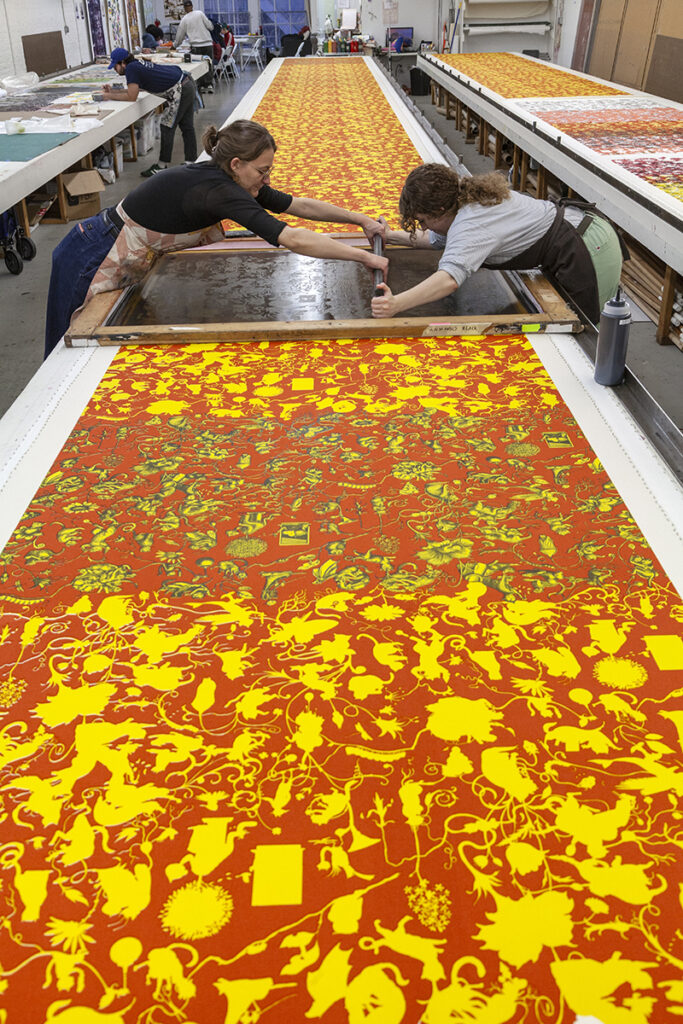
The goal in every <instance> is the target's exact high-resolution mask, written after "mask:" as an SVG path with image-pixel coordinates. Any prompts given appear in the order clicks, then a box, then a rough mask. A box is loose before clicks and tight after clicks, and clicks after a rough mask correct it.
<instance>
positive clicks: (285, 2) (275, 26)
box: [261, 0, 311, 48]
mask: <svg viewBox="0 0 683 1024" xmlns="http://www.w3.org/2000/svg"><path fill="white" fill-rule="evenodd" d="M310 21H311V18H310V15H309V13H308V4H307V2H306V0H261V24H262V25H263V34H264V36H265V37H266V46H270V47H271V48H278V47H279V46H280V40H281V38H282V36H284V35H290V34H294V35H295V34H296V33H297V32H299V30H300V29H302V28H303V27H304V25H309V24H310Z"/></svg>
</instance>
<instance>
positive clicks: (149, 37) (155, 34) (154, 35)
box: [142, 25, 164, 53]
mask: <svg viewBox="0 0 683 1024" xmlns="http://www.w3.org/2000/svg"><path fill="white" fill-rule="evenodd" d="M163 38H164V33H163V32H162V31H161V29H160V28H158V27H157V26H156V25H146V26H145V31H144V32H143V33H142V52H143V53H153V52H154V51H155V50H156V48H157V46H158V45H159V43H160V42H161V40H162V39H163Z"/></svg>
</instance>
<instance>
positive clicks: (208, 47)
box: [174, 0, 213, 92]
mask: <svg viewBox="0 0 683 1024" xmlns="http://www.w3.org/2000/svg"><path fill="white" fill-rule="evenodd" d="M183 8H184V10H185V14H184V15H183V16H182V18H181V19H180V22H179V23H178V28H177V31H176V34H175V39H174V43H175V46H176V49H177V48H178V47H179V46H180V44H181V43H182V42H183V41H184V39H185V37H187V40H188V42H189V44H190V50H191V51H192V53H197V54H200V55H201V56H202V57H208V59H209V61H210V63H211V71H210V72H207V74H206V75H202V77H201V78H200V79H199V88H200V89H207V90H208V91H209V92H213V39H212V38H211V33H212V31H213V22H212V21H210V20H209V18H207V16H206V15H205V14H204V11H195V10H194V5H193V3H192V0H184V2H183Z"/></svg>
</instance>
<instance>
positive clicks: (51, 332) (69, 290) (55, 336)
mask: <svg viewBox="0 0 683 1024" xmlns="http://www.w3.org/2000/svg"><path fill="white" fill-rule="evenodd" d="M117 235H118V229H117V228H116V227H115V226H114V225H113V224H112V223H111V221H110V220H109V219H108V214H107V210H102V211H101V212H100V213H98V214H96V216H94V217H88V219H87V220H84V221H82V223H80V224H76V225H75V226H74V227H72V229H71V231H70V232H69V233H68V235H65V236H64V238H63V239H62V240H61V242H60V243H59V245H58V246H57V248H56V249H55V250H54V252H53V253H52V274H51V275H50V288H49V291H48V294H47V313H46V317H45V358H46V359H47V357H48V356H49V354H50V352H52V349H53V348H54V347H55V345H56V344H57V343H58V341H59V339H60V338H61V337H63V335H64V333H65V331H66V329H67V327H68V326H69V323H70V322H71V317H72V315H73V313H74V312H75V311H76V310H77V309H78V307H79V306H82V305H83V303H84V302H85V297H86V295H87V294H88V288H89V287H90V282H91V281H92V279H93V277H94V276H95V274H96V273H97V271H98V269H99V267H100V265H101V263H102V261H103V260H104V258H105V256H106V255H107V253H108V252H109V250H110V249H111V247H112V245H113V244H114V242H115V241H116V237H117Z"/></svg>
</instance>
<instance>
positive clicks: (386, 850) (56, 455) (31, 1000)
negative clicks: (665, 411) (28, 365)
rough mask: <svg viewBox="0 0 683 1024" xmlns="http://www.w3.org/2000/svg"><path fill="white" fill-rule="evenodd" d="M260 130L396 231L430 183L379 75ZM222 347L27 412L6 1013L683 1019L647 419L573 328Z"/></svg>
mask: <svg viewBox="0 0 683 1024" xmlns="http://www.w3.org/2000/svg"><path fill="white" fill-rule="evenodd" d="M294 113H295V114H296V116H293V114H294ZM252 116H253V117H254V118H255V119H257V120H258V121H260V122H262V123H264V124H266V125H267V126H268V127H269V128H270V130H271V131H272V132H273V134H274V136H275V138H276V140H277V143H278V150H277V154H276V161H275V166H274V170H273V184H274V186H275V187H278V188H282V189H283V190H285V191H289V192H292V193H294V194H296V195H313V196H315V197H317V198H320V199H325V200H328V201H330V202H334V203H336V204H339V205H346V206H349V207H353V208H356V209H361V210H363V211H364V212H366V213H368V214H371V215H373V216H378V215H379V214H380V213H383V214H386V216H387V217H388V219H389V221H390V223H392V224H393V225H395V224H396V202H397V198H398V194H399V192H400V188H401V184H402V182H403V180H404V178H405V175H406V173H407V172H408V171H409V170H410V169H411V167H413V166H415V164H416V163H418V162H419V161H420V160H438V159H441V156H440V153H439V151H438V150H436V149H435V147H434V145H433V144H432V143H431V142H430V140H429V138H427V136H426V135H425V134H424V133H423V132H422V130H421V129H420V127H419V126H418V124H417V123H416V122H415V120H414V119H413V117H412V116H411V115H410V114H409V113H408V112H407V109H406V108H405V106H404V105H403V103H402V101H401V99H400V97H399V96H398V94H397V93H396V91H395V90H394V89H393V87H392V86H391V85H390V84H389V82H388V80H387V78H386V77H385V76H384V74H383V73H382V72H381V71H380V70H379V68H378V67H377V66H376V65H375V64H374V63H373V62H372V61H369V60H365V59H364V58H353V59H347V60H344V61H324V60H320V61H318V60H315V59H313V58H311V59H307V60H305V61H301V60H285V61H280V60H277V61H273V62H271V63H270V64H269V65H268V67H267V69H266V71H265V72H264V74H263V75H262V76H261V77H260V78H259V80H258V82H257V83H256V85H255V86H254V88H253V89H252V90H251V91H250V93H249V94H248V95H247V96H246V97H245V98H244V100H243V101H242V103H241V104H240V105H239V106H238V108H237V109H236V110H235V111H234V112H233V114H232V115H231V117H233V118H235V117H252ZM289 223H297V222H296V221H293V220H292V219H290V220H289ZM316 227H317V228H318V229H320V227H321V226H320V225H316ZM202 258H204V257H202ZM206 258H209V257H206ZM219 258H220V253H218V254H217V259H219ZM189 280H190V282H191V285H190V289H196V292H195V295H196V298H195V301H196V304H197V306H198V307H202V306H203V305H204V303H205V300H204V298H203V296H202V293H201V291H200V288H199V284H197V282H196V280H194V279H189ZM301 281H302V284H301V286H300V287H301V301H302V304H306V303H307V302H308V301H309V300H310V296H309V295H308V294H307V293H306V291H305V287H304V285H305V280H304V277H302V278H301ZM368 288H369V291H370V290H371V286H370V283H369V282H368ZM188 290H189V289H188ZM190 293H191V292H190ZM181 330H185V331H186V332H187V330H188V329H187V328H181ZM191 338H192V341H195V342H198V344H183V345H172V344H171V345H165V346H145V347H138V348H136V347H125V348H121V349H117V348H116V347H112V348H87V349H71V350H70V349H67V348H65V347H64V346H61V345H60V346H59V347H58V348H57V349H55V351H54V353H53V354H52V355H51V356H50V358H49V359H48V360H47V362H46V363H45V364H44V366H43V368H42V369H41V370H40V371H39V373H38V374H37V376H36V378H35V380H34V381H33V382H32V384H31V385H30V387H29V389H27V392H26V393H25V394H24V395H23V396H22V397H21V398H20V399H19V400H18V402H17V403H16V405H15V406H14V407H13V408H12V410H10V412H9V413H8V414H7V416H6V417H5V418H4V419H3V420H2V421H1V422H0V531H1V535H0V546H3V547H4V550H3V551H2V554H1V555H0V573H1V574H2V575H0V634H1V635H2V638H3V642H2V675H1V676H0V679H1V682H0V701H1V702H2V704H1V708H2V711H3V713H4V720H3V745H2V747H0V757H1V758H2V766H3V768H2V787H1V788H0V801H1V804H2V808H1V809H2V813H3V815H4V817H3V843H4V846H3V861H2V864H1V865H0V866H1V867H2V870H3V872H4V873H3V885H2V888H1V889H0V903H1V905H2V913H3V919H4V921H5V927H4V928H3V929H2V933H1V934H0V947H1V949H0V963H1V964H2V969H1V974H2V978H3V981H4V982H5V986H4V991H3V994H2V1006H3V1007H4V1008H6V1009H7V1011H8V1012H7V1016H8V1020H9V1019H12V1018H13V1016H18V1017H21V1019H26V1020H29V1019H30V1020H43V1019H54V1020H55V1021H58V1020H59V1018H60V1016H61V1017H64V1020H65V1021H66V1020H67V1019H69V1020H71V1019H73V1020H76V1019H81V1018H82V1019H83V1020H85V1018H86V1016H89V1017H92V1019H93V1020H94V1019H95V1018H96V1017H97V1019H100V1018H103V1019H110V1018H111V1019H112V1020H116V1021H122V1020H123V1019H124V1017H125V1018H126V1019H128V1018H130V1019H131V1020H132V1019H135V1020H150V1021H151V1020H152V1019H155V1020H156V1019H159V1020H161V1019H162V1018H163V1019H174V1020H177V1021H179V1022H181V1021H190V1020H193V1021H202V1024H223V1022H224V1021H226V1020H227V1021H230V1022H235V1024H237V1022H238V1021H240V1020H242V1021H245V1020H247V1019H251V1020H255V1019H257V1018H258V1019H259V1020H263V1022H264V1024H270V1022H273V1024H278V1022H280V1021H282V1020H284V1019H291V1020H304V1019H305V1020H321V1019H324V1020H335V1021H336V1020H350V1021H360V1020H363V1019H370V1016H372V1017H373V1018H376V1019H377V1020H380V1019H381V1020H382V1022H383V1024H389V1022H391V1024H399V1022H404V1024H415V1022H416V1021H418V1020H422V1021H424V1022H425V1024H441V1022H444V1024H445V1022H446V1021H449V1020H452V1019H453V1017H454V1015H456V1016H457V1015H461V1016H462V1015H463V1014H467V1016H469V1017H471V1018H472V1019H473V1020H474V1019H477V1018H479V1019H482V1020H483V1019H487V1020H490V1021H500V1022H501V1024H502V1022H504V1021H506V1020H508V1021H512V1020H514V1019H515V1018H518V1019H521V1018H522V1017H525V1018H526V1019H529V1020H531V1019H534V1020H535V1019H540V1018H541V1017H542V1018H543V1019H544V1020H545V1019H547V1020H553V1021H557V1022H558V1024H560V1022H561V1024H572V1022H574V1021H575V1020H577V1021H578V1020H585V1019H591V1020H598V1021H603V1022H605V1024H607V1022H609V1021H612V1020H615V1019H616V1017H615V1013H618V1015H619V1016H620V1017H623V1018H624V1019H626V1017H627V1016H628V1015H629V1014H630V1013H631V1012H632V1008H633V1006H635V1005H637V1006H638V1007H639V1008H647V1009H646V1010H645V1009H643V1014H646V1016H643V1014H641V1016H643V1020H645V1019H646V1017H647V1016H649V1019H650V1020H652V1021H654V1020H660V1019H664V1017H665V1016H666V1014H667V1013H668V1012H676V1011H677V1010H678V1008H679V1007H680V1006H681V998H680V995H679V986H678V983H677V981H676V980H674V979H677V978H678V974H679V961H678V960H677V959H676V954H675V952H674V950H675V943H676V940H677V931H678V929H679V928H680V915H679V914H678V912H677V909H676V908H677V907H678V890H679V882H680V871H679V868H678V865H679V862H680V838H679V824H680V822H679V817H680V814H679V810H678V799H677V793H678V789H679V788H680V739H679V734H680V724H681V715H682V714H683V712H682V711H681V707H680V697H679V694H680V686H679V683H680V679H681V672H682V671H683V642H682V641H681V635H680V622H681V603H680V596H679V595H680V594H681V593H683V540H682V538H681V532H680V524H681V523H682V522H683V491H682V489H681V487H680V485H679V484H678V483H677V482H676V481H675V479H674V477H673V476H672V474H671V473H670V471H669V470H668V469H667V467H666V466H665V465H664V464H663V463H662V461H661V460H660V459H659V457H658V456H657V454H656V452H654V451H653V449H652V448H651V447H650V446H649V444H648V443H647V441H645V440H644V438H643V436H642V432H641V431H640V430H639V428H637V426H636V425H635V424H634V423H633V421H632V420H631V418H630V416H629V414H628V413H627V412H626V411H625V409H624V407H623V405H622V404H621V401H620V398H619V394H618V391H614V390H612V389H604V388H599V387H598V386H597V385H595V384H594V383H593V381H592V374H591V367H590V365H589V363H588V361H587V360H586V358H585V356H584V355H583V350H582V349H581V347H580V346H579V344H578V343H577V341H576V340H575V339H574V338H573V337H572V336H571V335H567V334H564V335H561V336H560V335H553V334H549V333H542V332H541V333H537V334H530V335H527V336H525V335H522V334H518V333H513V334H510V335H505V336H500V335H498V336H496V335H488V336H482V335H478V334H473V333H472V332H467V333H466V334H465V335H464V336H451V337H439V336H431V335H430V334H429V333H428V332H422V333H420V334H419V335H418V336H413V337H408V336H406V337H404V338H395V337H394V338H391V339H382V338H366V339H364V338H356V339H353V340H351V339H349V338H342V339H337V340H330V339H329V338H319V339H316V338H307V339H306V340H305V341H304V340H301V339H299V340H297V339H290V340H288V341H286V342H283V343H278V342H272V341H267V340H266V337H265V335H264V336H263V337H262V338H260V339H259V338H257V339H256V340H254V341H252V342H249V343H235V342H227V343H223V344H207V343H202V333H201V326H198V327H197V328H196V329H193V331H192V334H191ZM184 340H185V341H187V340H188V338H185V339H184ZM596 979H597V980H596ZM639 1012H640V1010H639ZM226 1014H227V1015H226Z"/></svg>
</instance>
